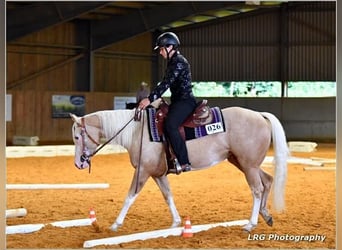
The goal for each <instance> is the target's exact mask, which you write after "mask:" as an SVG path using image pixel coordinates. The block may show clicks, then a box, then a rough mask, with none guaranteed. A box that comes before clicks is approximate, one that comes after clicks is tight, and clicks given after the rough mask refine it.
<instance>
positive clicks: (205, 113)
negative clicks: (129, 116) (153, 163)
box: [134, 99, 213, 174]
mask: <svg viewBox="0 0 342 250" xmlns="http://www.w3.org/2000/svg"><path fill="white" fill-rule="evenodd" d="M168 112H169V104H168V103H167V102H166V101H165V100H164V99H161V100H160V102H159V105H158V107H157V111H156V116H155V124H156V127H157V131H158V135H159V137H160V138H164V140H163V141H162V142H163V145H164V150H165V153H166V161H167V165H168V172H167V173H168V174H169V173H176V174H180V173H181V172H182V170H181V167H180V165H179V163H178V161H177V158H176V156H175V154H174V153H173V149H172V147H171V145H170V144H169V142H168V140H166V139H165V136H164V121H165V118H166V117H167V114H168ZM140 118H141V112H140V110H138V109H137V110H136V111H135V116H134V120H136V121H140ZM212 120H213V113H212V110H211V109H210V107H209V105H208V101H207V100H202V101H200V102H198V103H197V106H196V108H195V110H194V112H192V114H191V115H189V117H188V118H187V119H186V120H185V121H184V122H183V124H182V125H181V126H180V127H179V128H178V129H179V132H180V134H181V136H182V138H183V140H186V136H185V127H189V128H195V127H198V126H203V125H207V124H209V123H211V122H212Z"/></svg>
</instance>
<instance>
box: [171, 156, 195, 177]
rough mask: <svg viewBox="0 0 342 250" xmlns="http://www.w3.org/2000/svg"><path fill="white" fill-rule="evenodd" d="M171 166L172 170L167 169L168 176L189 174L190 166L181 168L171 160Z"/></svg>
mask: <svg viewBox="0 0 342 250" xmlns="http://www.w3.org/2000/svg"><path fill="white" fill-rule="evenodd" d="M173 166H174V168H169V169H168V171H167V173H168V174H177V175H179V174H181V173H182V172H189V171H191V165H189V164H185V166H184V167H183V168H182V166H181V165H180V164H179V162H178V160H177V159H174V160H173Z"/></svg>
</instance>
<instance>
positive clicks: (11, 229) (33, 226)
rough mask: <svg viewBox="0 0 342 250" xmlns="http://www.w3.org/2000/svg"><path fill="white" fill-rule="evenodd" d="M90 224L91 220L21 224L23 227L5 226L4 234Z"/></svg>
mask: <svg viewBox="0 0 342 250" xmlns="http://www.w3.org/2000/svg"><path fill="white" fill-rule="evenodd" d="M91 223H92V221H91V219H89V218H87V219H76V220H65V221H56V222H52V223H47V224H43V223H41V224H23V225H14V226H6V234H19V233H21V234H25V233H33V232H36V231H39V230H41V229H42V228H43V227H45V226H46V225H52V226H54V227H60V228H66V227H80V226H90V225H91Z"/></svg>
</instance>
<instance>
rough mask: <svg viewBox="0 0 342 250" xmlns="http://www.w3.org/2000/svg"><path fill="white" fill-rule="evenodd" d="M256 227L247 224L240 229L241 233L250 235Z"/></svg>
mask: <svg viewBox="0 0 342 250" xmlns="http://www.w3.org/2000/svg"><path fill="white" fill-rule="evenodd" d="M255 227H256V225H253V224H250V223H248V224H247V225H245V226H244V227H242V229H243V231H245V232H247V233H250V232H252V230H253V229H254V228H255Z"/></svg>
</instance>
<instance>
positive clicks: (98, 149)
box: [81, 117, 134, 173]
mask: <svg viewBox="0 0 342 250" xmlns="http://www.w3.org/2000/svg"><path fill="white" fill-rule="evenodd" d="M133 120H134V117H132V118H131V119H130V120H129V121H128V122H127V123H126V124H125V125H124V126H123V127H122V128H121V129H120V130H119V131H118V132H117V133H116V134H115V135H113V136H112V137H111V138H109V139H108V140H107V141H106V142H105V143H103V144H102V145H101V146H99V145H100V143H98V142H96V141H95V140H94V139H93V138H92V137H91V136H90V135H89V134H88V132H87V130H86V126H85V123H84V118H83V117H82V132H84V133H85V134H86V135H87V137H88V138H89V139H90V140H91V141H92V142H93V143H94V144H96V146H98V147H97V148H96V150H95V151H94V152H93V153H91V154H89V155H88V154H87V149H86V147H85V138H84V136H83V133H82V145H83V150H82V151H83V154H82V155H81V161H82V162H83V161H87V162H88V164H89V173H90V171H91V164H90V158H91V157H93V156H94V155H96V154H97V153H98V152H99V151H100V150H101V149H102V148H103V147H104V146H106V145H107V144H108V143H110V142H111V141H112V140H113V139H114V138H115V137H117V136H118V135H119V134H120V133H121V132H122V131H123V130H124V129H125V128H126V127H127V126H128V124H130V123H131V122H132V121H133Z"/></svg>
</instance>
